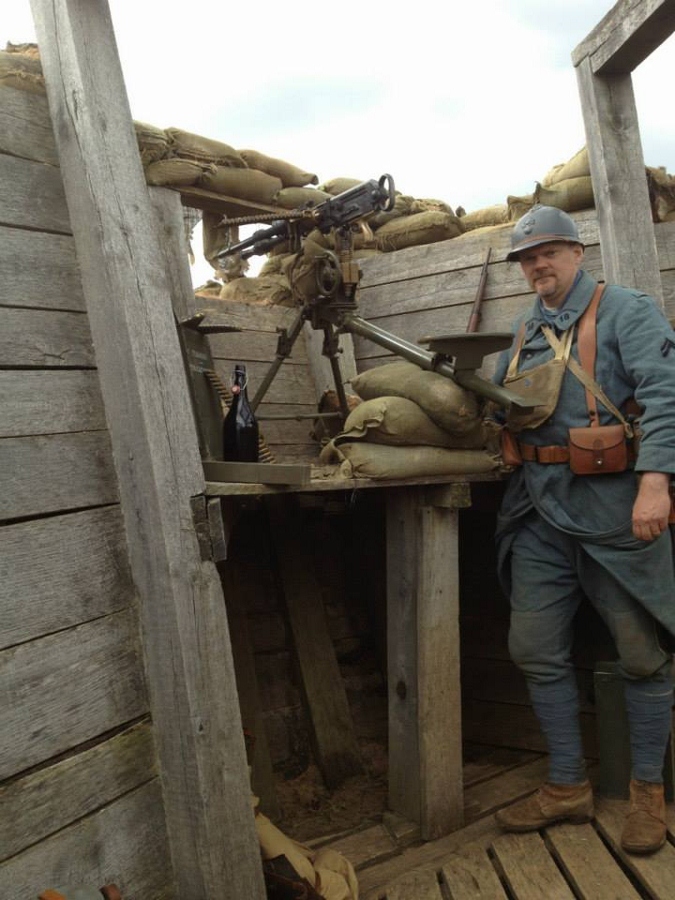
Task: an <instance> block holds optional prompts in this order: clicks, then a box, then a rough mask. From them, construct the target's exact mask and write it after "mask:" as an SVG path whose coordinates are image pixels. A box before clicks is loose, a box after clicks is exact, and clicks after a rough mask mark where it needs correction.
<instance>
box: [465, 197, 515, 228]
mask: <svg viewBox="0 0 675 900" xmlns="http://www.w3.org/2000/svg"><path fill="white" fill-rule="evenodd" d="M460 218H461V220H462V225H463V226H464V230H465V231H473V230H474V229H475V228H485V227H486V226H490V225H505V224H506V223H507V222H508V221H509V208H508V206H507V205H506V203H495V204H494V205H493V206H484V207H483V208H482V209H476V210H474V211H473V212H470V213H465V214H464V215H463V216H460Z"/></svg>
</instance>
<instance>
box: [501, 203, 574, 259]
mask: <svg viewBox="0 0 675 900" xmlns="http://www.w3.org/2000/svg"><path fill="white" fill-rule="evenodd" d="M550 241H568V242H569V243H572V244H581V246H582V247H583V243H582V241H581V239H580V238H579V232H578V230H577V226H576V222H575V221H574V219H573V218H572V217H571V216H569V215H568V214H567V213H566V212H563V210H562V209H558V208H557V207H555V206H542V205H541V204H536V205H535V206H533V207H532V209H530V210H528V212H526V213H525V215H524V216H522V217H521V218H520V219H519V220H518V221H517V222H516V225H515V227H514V229H513V232H512V233H511V250H510V251H509V253H507V255H506V258H507V260H508V261H509V262H512V261H513V260H515V259H518V254H519V253H520V251H521V250H528V249H529V248H530V247H537V246H538V245H539V244H548V243H549V242H550Z"/></svg>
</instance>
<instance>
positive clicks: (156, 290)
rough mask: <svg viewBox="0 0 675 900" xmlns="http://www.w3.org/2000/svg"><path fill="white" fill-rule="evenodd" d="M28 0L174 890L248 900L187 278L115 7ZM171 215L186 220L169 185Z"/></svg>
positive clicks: (241, 759)
mask: <svg viewBox="0 0 675 900" xmlns="http://www.w3.org/2000/svg"><path fill="white" fill-rule="evenodd" d="M31 8H32V11H33V18H34V21H35V29H36V33H37V37H38V43H39V45H40V53H41V59H42V65H43V69H44V73H45V82H46V85H47V94H48V97H49V108H50V112H51V117H52V121H53V124H54V133H55V136H56V139H57V144H58V151H59V159H60V164H61V172H62V175H63V181H64V185H65V187H66V192H67V195H68V209H69V213H70V216H69V218H70V221H71V223H72V230H73V235H74V237H75V244H76V247H77V257H78V261H79V263H80V269H81V273H82V285H83V290H84V295H85V297H86V302H87V312H88V316H89V320H90V326H91V330H92V337H93V340H94V344H95V348H96V363H97V366H98V369H99V374H100V378H101V391H102V395H103V398H104V403H105V407H106V420H107V422H108V426H109V429H110V436H111V442H112V446H113V453H114V458H115V462H116V466H117V474H118V481H119V484H120V499H121V504H122V510H123V515H124V519H125V527H126V531H127V542H128V547H129V556H130V562H131V569H132V573H133V578H134V583H135V585H136V588H137V591H138V596H139V607H140V619H141V629H142V634H143V641H144V659H145V661H146V675H147V679H148V682H149V685H150V691H149V693H150V696H151V698H152V703H153V706H152V717H153V723H154V725H155V729H156V733H157V749H158V756H159V761H160V772H161V778H162V782H163V784H165V785H167V786H168V788H169V789H168V790H167V792H166V795H165V803H166V822H167V833H168V835H169V844H170V848H171V864H172V865H173V869H174V876H175V879H176V883H177V890H178V893H179V895H180V896H181V900H207V898H210V897H213V896H215V895H217V894H218V893H219V892H221V891H223V892H224V891H225V890H227V892H228V893H229V895H230V896H231V897H244V896H246V897H249V898H251V900H257V898H262V897H263V896H264V883H263V877H262V870H261V865H260V854H259V847H258V842H257V839H256V836H255V828H254V822H253V814H252V810H251V804H250V789H249V785H248V777H247V774H248V773H247V766H246V754H245V748H244V739H243V735H242V733H241V729H239V728H233V727H232V723H233V722H237V721H238V714H239V713H238V703H237V695H236V686H235V680H234V670H233V665H232V654H231V649H230V644H229V632H228V628H227V619H226V614H225V609H224V603H223V596H222V588H221V586H220V580H219V577H218V573H217V571H216V568H215V565H214V563H213V562H212V561H211V560H202V558H201V553H200V547H199V542H198V539H197V534H196V526H195V522H194V519H193V498H197V497H199V496H200V495H202V494H203V492H204V488H205V484H204V477H203V470H202V466H201V458H200V454H199V445H198V441H197V435H196V430H195V424H194V419H193V414H192V409H191V401H190V396H189V393H188V390H187V384H186V379H185V374H184V369H183V365H182V356H181V350H180V345H179V342H178V337H177V334H176V325H175V319H174V314H173V310H172V307H171V298H172V295H173V293H174V291H176V292H178V291H181V290H184V287H182V286H181V285H182V284H183V282H181V283H178V284H175V285H174V284H173V283H172V270H171V268H170V267H169V266H167V265H166V263H165V261H164V253H165V252H173V251H169V250H168V246H167V243H166V242H165V240H164V235H163V233H162V231H161V229H160V228H159V227H158V219H157V215H156V213H155V211H154V209H153V206H152V204H151V202H150V198H149V194H148V189H147V186H146V183H145V178H144V175H143V170H142V166H141V162H140V157H139V153H138V145H137V141H136V135H135V133H134V128H133V122H132V119H131V113H130V110H129V104H128V100H127V96H126V92H125V87H124V79H123V76H122V72H121V67H120V62H119V58H118V55H117V48H116V43H115V40H114V30H113V26H112V22H111V19H110V12H109V9H108V4H107V3H99V4H91V3H89V2H88V0H63V2H60V3H59V4H58V5H57V6H55V5H54V4H53V3H51V2H50V0H31ZM92 47H95V48H96V53H95V54H93V53H92V52H91V48H92ZM167 193H169V192H167ZM173 214H174V216H175V217H176V219H178V220H182V210H181V207H180V198H179V196H178V195H177V194H176V195H175V207H174V213H173ZM178 232H179V229H178V227H177V226H176V228H175V229H174V233H175V234H177V233H178ZM184 265H185V266H187V265H188V263H187V258H186V257H184ZM163 864H164V865H165V866H167V867H168V866H169V864H170V863H169V859H168V857H165V858H164V860H163ZM138 893H139V895H140V894H141V893H142V892H138Z"/></svg>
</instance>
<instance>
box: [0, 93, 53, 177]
mask: <svg viewBox="0 0 675 900" xmlns="http://www.w3.org/2000/svg"><path fill="white" fill-rule="evenodd" d="M0 153H7V154H9V155H10V156H20V157H23V159H32V160H35V161H36V162H43V163H48V164H49V165H50V166H58V164H59V157H58V154H57V152H56V145H55V143H54V133H53V131H52V122H51V119H50V118H49V106H48V105H47V97H46V96H43V95H42V94H33V93H31V92H30V91H22V90H19V89H15V88H11V87H7V86H6V85H4V84H3V87H2V94H0Z"/></svg>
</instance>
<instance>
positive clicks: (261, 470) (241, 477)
mask: <svg viewBox="0 0 675 900" xmlns="http://www.w3.org/2000/svg"><path fill="white" fill-rule="evenodd" d="M204 474H205V475H206V477H207V478H208V480H209V481H211V482H213V481H225V482H229V481H235V482H240V483H241V482H254V483H258V482H260V483H261V484H287V485H299V484H308V483H309V479H310V474H311V472H310V467H309V466H308V465H283V464H277V463H241V462H218V461H213V460H208V461H205V462H204Z"/></svg>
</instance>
